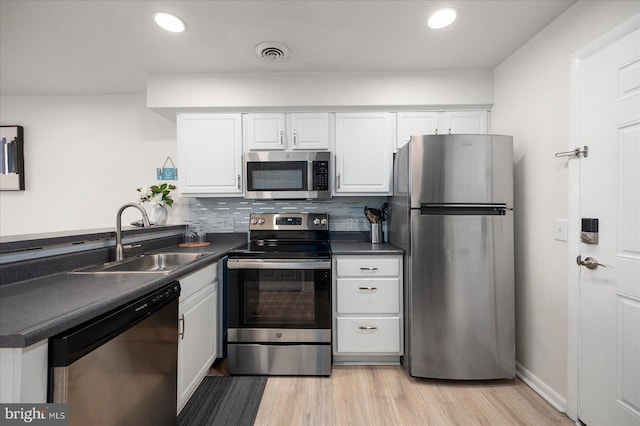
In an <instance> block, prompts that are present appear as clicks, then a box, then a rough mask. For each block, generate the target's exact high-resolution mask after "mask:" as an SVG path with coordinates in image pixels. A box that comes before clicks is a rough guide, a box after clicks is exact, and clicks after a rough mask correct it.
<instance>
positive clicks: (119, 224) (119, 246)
mask: <svg viewBox="0 0 640 426" xmlns="http://www.w3.org/2000/svg"><path fill="white" fill-rule="evenodd" d="M127 207H135V208H136V209H138V210H140V213H142V222H143V223H144V226H151V223H149V217H148V216H147V212H146V211H145V210H144V209H143V208H142V207H141V206H140V205H139V204H136V203H126V204H123V205H122V207H120V210H118V213H116V260H122V259H123V257H124V256H123V253H124V249H123V247H122V212H123V211H124V210H125V209H126V208H127Z"/></svg>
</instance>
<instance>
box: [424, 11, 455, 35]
mask: <svg viewBox="0 0 640 426" xmlns="http://www.w3.org/2000/svg"><path fill="white" fill-rule="evenodd" d="M455 20H456V11H455V9H440V10H438V11H437V12H435V13H433V14H432V15H431V16H430V17H429V21H428V22H427V25H429V27H430V28H433V29H434V30H439V29H440V28H444V27H448V26H449V25H451V24H452V23H453V21H455Z"/></svg>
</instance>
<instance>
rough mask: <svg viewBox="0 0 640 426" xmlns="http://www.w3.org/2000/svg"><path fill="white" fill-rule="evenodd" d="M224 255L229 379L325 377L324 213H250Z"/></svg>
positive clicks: (327, 284) (327, 272)
mask: <svg viewBox="0 0 640 426" xmlns="http://www.w3.org/2000/svg"><path fill="white" fill-rule="evenodd" d="M249 231H250V233H249V239H250V242H249V247H248V249H247V250H236V251H233V252H231V253H230V254H229V258H228V263H227V267H228V273H229V281H228V282H229V289H228V324H229V330H228V345H227V351H228V358H227V361H228V368H229V374H267V375H317V376H328V375H330V374H331V246H330V244H329V215H328V214H314V213H276V214H274V213H253V214H251V217H250V224H249Z"/></svg>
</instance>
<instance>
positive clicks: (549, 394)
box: [516, 362, 567, 414]
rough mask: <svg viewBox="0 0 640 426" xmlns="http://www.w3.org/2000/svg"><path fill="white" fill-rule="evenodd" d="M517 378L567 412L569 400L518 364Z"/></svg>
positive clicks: (558, 408) (561, 410)
mask: <svg viewBox="0 0 640 426" xmlns="http://www.w3.org/2000/svg"><path fill="white" fill-rule="evenodd" d="M516 376H518V378H519V379H520V380H522V381H523V382H524V383H525V384H526V385H527V386H529V387H530V388H531V389H533V390H534V391H535V392H536V393H537V394H538V395H540V396H541V397H542V398H544V400H545V401H547V402H548V403H549V404H551V405H553V407H554V408H555V409H556V410H558V411H560V412H561V413H565V414H566V412H567V400H566V399H565V398H563V397H562V396H561V395H560V394H559V393H557V392H556V391H554V390H553V389H551V388H550V387H549V386H548V385H547V384H546V383H545V382H543V381H542V380H540V379H539V378H538V376H536V375H535V374H533V373H532V372H531V371H529V370H527V369H526V368H524V367H523V366H522V365H521V364H520V363H517V362H516Z"/></svg>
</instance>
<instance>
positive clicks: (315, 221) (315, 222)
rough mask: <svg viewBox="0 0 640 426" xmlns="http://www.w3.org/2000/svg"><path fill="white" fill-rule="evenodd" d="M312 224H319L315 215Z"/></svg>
mask: <svg viewBox="0 0 640 426" xmlns="http://www.w3.org/2000/svg"><path fill="white" fill-rule="evenodd" d="M313 224H314V225H320V219H318V218H317V217H316V218H315V219H313Z"/></svg>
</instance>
